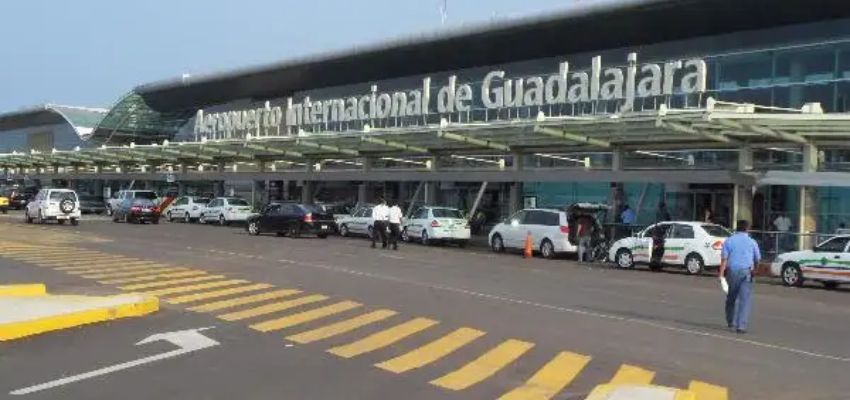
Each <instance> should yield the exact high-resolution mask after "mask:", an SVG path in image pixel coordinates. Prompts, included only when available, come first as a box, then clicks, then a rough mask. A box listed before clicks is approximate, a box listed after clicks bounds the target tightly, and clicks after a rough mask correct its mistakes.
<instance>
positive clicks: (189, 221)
mask: <svg viewBox="0 0 850 400" xmlns="http://www.w3.org/2000/svg"><path fill="white" fill-rule="evenodd" d="M191 222H192V218H189V213H188V212H187V213H186V214H183V223H184V224H188V223H191Z"/></svg>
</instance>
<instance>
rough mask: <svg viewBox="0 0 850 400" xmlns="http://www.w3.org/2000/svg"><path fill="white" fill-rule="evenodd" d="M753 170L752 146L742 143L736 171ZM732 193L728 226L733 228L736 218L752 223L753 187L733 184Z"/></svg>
mask: <svg viewBox="0 0 850 400" xmlns="http://www.w3.org/2000/svg"><path fill="white" fill-rule="evenodd" d="M752 170H753V148H752V146H751V145H749V144H744V145H742V146H741V148H740V149H738V171H740V172H748V171H752ZM732 190H733V193H732V197H733V199H732V221H729V225H731V226H730V228H732V229H735V227H736V225H737V222H738V220H741V219H744V220H747V221H748V222H750V225H752V223H753V187H752V186H750V185H738V184H735V185H734V186H733V189H732Z"/></svg>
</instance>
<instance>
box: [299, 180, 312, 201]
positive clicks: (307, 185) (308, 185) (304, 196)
mask: <svg viewBox="0 0 850 400" xmlns="http://www.w3.org/2000/svg"><path fill="white" fill-rule="evenodd" d="M301 203H304V204H313V181H304V184H303V185H301Z"/></svg>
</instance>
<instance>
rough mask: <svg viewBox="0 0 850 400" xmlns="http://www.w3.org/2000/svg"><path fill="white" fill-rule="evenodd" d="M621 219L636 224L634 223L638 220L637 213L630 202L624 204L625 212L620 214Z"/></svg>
mask: <svg viewBox="0 0 850 400" xmlns="http://www.w3.org/2000/svg"><path fill="white" fill-rule="evenodd" d="M620 220H622V221H623V223H624V224H626V225H634V223H635V222H637V215H635V212H634V210H632V209H631V207H629V205H628V204H626V205H625V206H623V212H622V213H621V214H620Z"/></svg>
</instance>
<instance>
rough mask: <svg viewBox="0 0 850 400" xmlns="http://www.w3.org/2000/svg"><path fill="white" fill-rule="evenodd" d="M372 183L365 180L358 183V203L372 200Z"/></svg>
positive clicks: (366, 202)
mask: <svg viewBox="0 0 850 400" xmlns="http://www.w3.org/2000/svg"><path fill="white" fill-rule="evenodd" d="M370 189H371V185H370V184H369V182H363V183H361V184H359V185H357V203H358V204H368V203H370V202H371V201H372V193H371V191H370Z"/></svg>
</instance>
